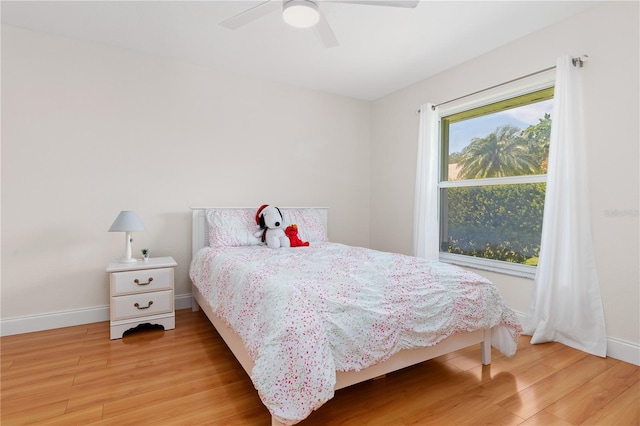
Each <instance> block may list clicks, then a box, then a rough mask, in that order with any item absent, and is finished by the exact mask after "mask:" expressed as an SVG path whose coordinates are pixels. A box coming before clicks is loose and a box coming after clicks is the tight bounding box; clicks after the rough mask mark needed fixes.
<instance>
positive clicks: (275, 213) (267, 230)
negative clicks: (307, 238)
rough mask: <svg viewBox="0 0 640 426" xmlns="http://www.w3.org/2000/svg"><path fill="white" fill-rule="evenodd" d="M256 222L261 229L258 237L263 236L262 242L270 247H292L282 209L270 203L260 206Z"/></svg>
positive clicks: (257, 233) (257, 234) (256, 234)
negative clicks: (285, 230) (286, 231)
mask: <svg viewBox="0 0 640 426" xmlns="http://www.w3.org/2000/svg"><path fill="white" fill-rule="evenodd" d="M256 224H257V225H258V226H260V230H259V231H258V232H256V233H255V236H256V237H260V236H262V242H265V243H267V247H269V248H278V247H290V246H291V242H290V241H289V237H287V235H286V234H285V233H284V219H283V218H282V213H281V212H280V209H279V208H277V207H274V206H270V205H268V204H264V205H262V206H260V208H259V209H258V211H257V212H256Z"/></svg>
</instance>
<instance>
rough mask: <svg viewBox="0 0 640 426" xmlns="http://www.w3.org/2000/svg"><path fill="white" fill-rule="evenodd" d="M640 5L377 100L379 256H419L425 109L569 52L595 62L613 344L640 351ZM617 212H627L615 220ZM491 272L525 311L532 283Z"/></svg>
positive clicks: (601, 9)
mask: <svg viewBox="0 0 640 426" xmlns="http://www.w3.org/2000/svg"><path fill="white" fill-rule="evenodd" d="M638 6H639V3H638V2H611V3H609V4H604V5H602V6H598V7H596V8H594V9H592V10H590V11H587V12H585V13H583V14H581V15H578V16H576V17H574V18H572V19H569V20H567V21H565V22H562V23H560V24H558V25H554V26H551V27H548V28H546V29H544V30H542V31H539V32H537V33H535V34H532V35H530V36H528V37H525V38H522V39H520V40H517V41H515V42H513V43H510V44H508V45H505V46H503V47H501V48H499V49H496V50H494V51H492V52H490V53H487V54H485V55H482V56H480V57H478V58H476V59H474V60H472V61H469V62H467V63H465V64H462V65H460V66H457V67H455V68H453V69H450V70H447V71H446V72H443V73H442V74H439V75H437V76H435V77H433V78H429V79H427V80H424V81H421V82H419V83H417V84H415V85H412V86H411V87H407V88H406V89H403V90H400V91H398V92H396V93H394V94H391V95H389V96H387V97H385V98H382V99H379V100H377V101H376V102H374V104H373V121H372V123H373V127H372V146H371V156H372V160H371V168H372V170H375V173H372V177H371V188H372V189H371V209H372V211H371V216H370V219H371V246H372V248H377V249H383V250H394V251H399V252H403V253H411V250H412V223H413V196H414V194H413V191H414V179H415V158H416V152H417V140H418V116H417V115H416V110H417V108H418V107H419V105H421V104H422V103H425V102H432V103H440V102H444V101H447V100H450V99H453V98H456V97H458V96H463V95H465V94H468V93H472V92H474V91H477V90H481V89H483V88H487V87H490V86H493V85H495V84H499V83H501V82H504V81H508V80H511V79H513V78H517V77H519V76H523V75H526V74H529V73H531V72H534V71H537V70H541V69H544V68H547V67H549V66H553V65H555V62H556V57H557V56H559V55H561V54H564V53H567V54H572V55H575V56H579V55H582V54H588V55H589V61H588V62H587V63H586V65H585V67H584V68H582V70H581V74H582V78H583V80H582V81H583V86H584V100H585V118H586V134H587V140H586V144H587V156H588V162H589V165H588V167H589V187H590V197H591V216H592V219H593V234H594V239H595V245H596V256H597V267H598V275H599V280H600V287H601V290H602V297H603V303H604V309H605V317H606V322H607V332H608V335H609V337H610V343H611V342H612V341H615V342H617V343H620V346H630V347H632V348H634V349H635V350H636V351H637V348H638V346H639V344H640V325H639V324H640V316H639V314H638V306H639V302H640V293H639V282H640V279H639V274H638V260H639V259H640V253H639V251H638V248H639V247H638V244H639V239H638V233H639V227H638V207H639V201H638V200H639V197H638V196H639V180H640V176H639V172H638V170H639V167H638V163H639V161H638V160H639V150H638V146H639V140H640V134H639V131H638V117H639V116H640V111H639V110H638V100H639V97H638V94H639V75H640V74H639V69H638V60H639V59H638V58H639V55H638V52H639V39H640V37H639V31H638V16H639V7H638ZM612 210H618V211H620V212H627V213H628V214H626V215H623V216H618V217H616V216H611V215H608V214H607V211H612ZM389 224H393V225H392V226H390V225H389ZM484 274H485V275H486V276H488V277H489V278H490V279H492V280H493V281H494V282H495V283H496V284H497V286H498V287H499V288H500V291H501V292H502V294H503V295H504V296H505V297H506V298H507V299H508V301H509V303H510V304H511V306H512V307H513V308H514V309H515V310H517V311H519V312H526V311H527V310H528V307H529V299H530V294H531V284H532V282H531V280H526V279H519V278H514V277H511V276H503V275H499V274H489V273H484ZM627 343H630V344H631V345H626V344H627ZM636 353H637V352H636ZM636 356H637V355H636ZM638 360H639V361H640V358H638Z"/></svg>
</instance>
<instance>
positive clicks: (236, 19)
mask: <svg viewBox="0 0 640 426" xmlns="http://www.w3.org/2000/svg"><path fill="white" fill-rule="evenodd" d="M281 7H282V1H278V0H267V1H265V2H264V3H260V4H258V5H256V6H254V7H252V8H251V9H247V10H245V11H244V12H241V13H239V14H237V15H236V16H233V17H231V18H229V19H227V20H226V21H222V22H220V25H222V26H223V27H225V28H229V29H231V30H235V29H236V28H240V27H241V26H243V25H246V24H248V23H249V22H251V21H254V20H256V19H258V18H261V17H263V16H264V15H267V14H269V13H271V12H273V11H274V10H277V9H278V8H281Z"/></svg>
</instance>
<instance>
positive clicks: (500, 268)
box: [440, 253, 536, 279]
mask: <svg viewBox="0 0 640 426" xmlns="http://www.w3.org/2000/svg"><path fill="white" fill-rule="evenodd" d="M440 262H444V263H451V264H454V265H458V266H466V267H469V268H475V269H481V270H484V271H490V272H496V273H499V274H505V275H512V276H516V277H522V278H530V279H533V278H534V277H535V275H536V267H535V266H530V265H522V264H520V263H510V262H503V261H500V260H492V259H483V258H480V257H472V256H464V255H460V254H453V253H440Z"/></svg>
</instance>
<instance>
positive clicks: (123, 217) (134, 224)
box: [109, 210, 144, 263]
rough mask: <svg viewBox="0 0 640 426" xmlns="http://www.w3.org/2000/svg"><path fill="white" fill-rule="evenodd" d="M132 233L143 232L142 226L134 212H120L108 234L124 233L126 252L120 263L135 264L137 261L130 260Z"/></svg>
mask: <svg viewBox="0 0 640 426" xmlns="http://www.w3.org/2000/svg"><path fill="white" fill-rule="evenodd" d="M133 231H144V225H143V224H142V222H141V221H140V218H139V217H138V215H137V214H136V213H135V212H132V211H127V210H125V211H121V212H120V214H119V215H118V217H116V220H115V221H114V222H113V225H111V228H109V232H126V234H125V238H126V252H125V257H124V259H121V260H120V263H133V262H137V259H133V258H131V242H132V241H133V238H132V237H131V233H132V232H133Z"/></svg>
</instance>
